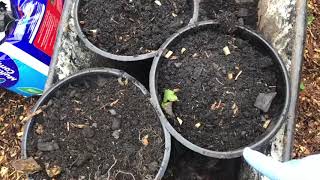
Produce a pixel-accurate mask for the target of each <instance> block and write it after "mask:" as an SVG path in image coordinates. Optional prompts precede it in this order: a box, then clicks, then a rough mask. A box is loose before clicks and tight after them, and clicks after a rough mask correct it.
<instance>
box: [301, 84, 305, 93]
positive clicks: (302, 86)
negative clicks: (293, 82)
mask: <svg viewBox="0 0 320 180" xmlns="http://www.w3.org/2000/svg"><path fill="white" fill-rule="evenodd" d="M305 88H306V87H305V86H304V84H303V83H300V91H303V90H304V89H305Z"/></svg>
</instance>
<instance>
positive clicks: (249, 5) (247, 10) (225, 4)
mask: <svg viewBox="0 0 320 180" xmlns="http://www.w3.org/2000/svg"><path fill="white" fill-rule="evenodd" d="M258 2H259V1H258V0H250V1H248V0H245V1H242V0H223V1H212V0H202V1H201V2H200V5H199V6H200V7H199V8H200V10H199V12H200V14H199V18H200V19H201V20H209V19H211V20H214V19H222V20H223V21H234V22H233V23H238V24H240V25H247V26H250V27H251V28H253V29H255V28H256V24H257V22H258V18H257V17H258V16H257V10H258Z"/></svg>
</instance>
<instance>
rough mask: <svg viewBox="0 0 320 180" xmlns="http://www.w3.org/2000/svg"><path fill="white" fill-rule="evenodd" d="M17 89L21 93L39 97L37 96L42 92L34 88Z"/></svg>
mask: <svg viewBox="0 0 320 180" xmlns="http://www.w3.org/2000/svg"><path fill="white" fill-rule="evenodd" d="M18 89H19V90H20V91H22V92H25V93H29V94H33V95H39V94H42V92H43V91H42V90H41V89H38V88H34V87H19V88H18Z"/></svg>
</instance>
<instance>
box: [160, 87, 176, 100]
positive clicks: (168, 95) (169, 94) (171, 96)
mask: <svg viewBox="0 0 320 180" xmlns="http://www.w3.org/2000/svg"><path fill="white" fill-rule="evenodd" d="M175 101H178V96H177V95H176V93H175V92H174V91H172V90H170V89H166V90H165V91H164V96H163V102H175Z"/></svg>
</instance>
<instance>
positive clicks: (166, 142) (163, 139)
mask: <svg viewBox="0 0 320 180" xmlns="http://www.w3.org/2000/svg"><path fill="white" fill-rule="evenodd" d="M101 77H102V79H103V80H108V79H113V80H112V81H114V79H115V82H119V79H120V80H122V81H121V82H122V83H127V84H128V82H129V84H130V87H132V88H129V89H128V92H131V91H132V89H133V90H134V92H136V93H137V95H136V94H135V95H134V96H135V97H139V96H141V95H143V96H145V97H141V99H144V103H149V105H148V106H146V107H148V109H149V111H148V112H152V113H154V115H152V117H155V118H157V119H158V115H157V114H158V112H157V111H156V110H155V105H154V104H153V102H151V98H150V94H149V92H148V91H147V89H146V88H145V87H144V86H143V85H142V84H141V83H140V82H138V81H137V80H136V79H134V78H133V77H132V76H130V75H129V74H127V73H125V72H124V71H120V70H117V69H110V68H93V69H87V70H84V71H81V72H78V73H76V74H74V75H71V76H69V77H67V78H65V79H64V80H62V81H59V82H58V83H57V84H55V85H54V86H53V87H51V88H50V89H48V90H47V91H46V92H45V93H44V94H43V95H42V96H41V97H40V99H39V100H38V102H37V103H36V105H35V107H34V108H33V112H36V111H37V110H39V109H41V108H43V107H44V105H48V104H49V102H50V101H51V105H48V108H47V109H44V110H43V111H44V114H43V115H41V114H40V115H41V119H40V118H38V116H40V115H38V116H36V117H35V118H33V119H32V120H31V121H29V122H28V123H27V124H26V125H25V129H24V137H23V140H22V153H23V158H28V157H34V156H32V155H30V152H31V151H32V153H33V152H34V151H36V152H42V153H41V154H43V153H49V154H51V153H53V152H56V149H54V148H55V146H50V145H49V146H47V147H46V148H49V149H50V148H51V150H52V148H53V149H54V151H51V150H50V152H49V151H47V150H48V149H47V150H44V151H43V150H40V149H39V144H38V145H36V146H37V147H35V148H37V149H38V150H35V149H33V148H34V146H33V145H30V144H32V142H33V141H35V142H38V143H39V142H40V141H39V139H38V141H37V139H35V140H34V137H35V133H36V132H37V131H36V128H37V127H38V126H39V123H40V122H42V123H44V122H43V121H48V120H46V119H47V118H48V114H47V115H45V114H46V110H48V112H50V111H52V110H53V109H50V107H51V106H52V107H53V108H57V105H55V102H57V101H56V100H57V99H59V97H67V98H68V95H67V96H64V95H61V93H63V91H66V89H70V87H72V88H74V87H76V88H81V87H85V86H86V88H89V87H90V88H93V89H92V91H94V90H95V89H96V88H95V87H97V88H99V87H101V86H100V85H99V78H101ZM117 79H118V81H117ZM83 80H84V81H83ZM90 80H91V81H92V83H90V84H89V85H88V84H87V85H86V82H88V81H90ZM100 80H101V79H100ZM84 82H85V83H84ZM121 82H119V83H120V85H121ZM100 83H102V84H103V83H104V82H102V81H100ZM127 84H125V85H124V86H123V84H122V85H121V86H122V87H125V86H126V87H127V88H128V86H127ZM109 85H110V84H105V83H104V84H103V87H107V88H108V86H109ZM118 86H119V85H118ZM116 89H117V88H116ZM79 91H80V90H79ZM92 91H90V92H88V93H92ZM139 91H140V92H141V93H139ZM81 92H84V91H80V96H83V95H81ZM123 92H124V90H122V91H121V89H120V91H119V92H118V93H120V94H122V95H123ZM57 93H60V95H59V94H57ZM67 93H69V91H68V92H67ZM101 93H102V94H101ZM101 93H100V94H101V95H99V96H100V98H101V96H103V95H104V94H105V93H104V92H103V91H101ZM115 94H116V93H115ZM140 94H141V95H140ZM110 95H111V94H110ZM113 95H114V94H112V96H113ZM70 97H72V96H70ZM74 97H77V96H74ZM91 97H92V96H91ZM95 97H96V96H95ZM106 97H107V96H106ZM119 97H120V96H119ZM122 97H124V96H122ZM139 99H140V98H139ZM52 100H53V103H52ZM118 100H119V99H118ZM123 100H124V101H125V99H123ZM72 101H73V100H72ZM81 101H82V100H81ZM88 101H97V100H93V99H91V100H88ZM98 101H99V102H101V100H98ZM112 101H114V100H112ZM121 101H122V100H121ZM138 101H139V102H141V101H140V100H138ZM60 102H62V104H64V103H67V102H66V99H65V98H64V101H60ZM70 102H71V100H70ZM103 102H104V100H103ZM117 102H118V101H115V102H114V103H117ZM59 104H60V103H59ZM104 104H105V103H104ZM107 104H108V105H107V106H108V107H106V108H105V109H102V110H103V111H104V110H105V112H106V113H107V114H108V113H109V115H110V118H112V117H114V118H118V119H119V118H120V119H121V118H129V119H130V121H127V120H125V121H124V120H122V124H123V123H125V122H128V123H129V124H132V123H133V122H132V121H133V120H134V118H131V117H127V115H126V114H125V115H123V114H122V116H121V113H120V115H119V112H117V115H114V116H112V113H115V112H111V111H110V107H109V104H110V103H108V102H107ZM121 104H122V105H125V104H127V103H126V102H124V103H122V102H121V103H120V104H119V105H117V106H122V105H121ZM69 105H70V104H69ZM58 106H59V105H58ZM62 106H63V105H62ZM66 106H67V105H66ZM70 106H72V105H70ZM82 106H83V105H81V107H82ZM99 106H100V105H99ZM91 107H93V106H91ZM112 107H116V106H111V108H112ZM141 107H142V106H141ZM143 107H144V106H143ZM133 108H134V109H137V107H133ZM98 109H100V108H98ZM100 110H101V109H100ZM115 110H116V108H115ZM115 110H113V111H115ZM62 111H63V110H61V109H60V110H59V112H58V113H59V114H60V115H61V113H62ZM117 111H118V110H117ZM119 111H120V109H119ZM68 112H70V111H68ZM68 112H67V113H68ZM64 113H66V112H64ZM100 113H102V112H100ZM49 114H50V113H49ZM91 114H92V118H94V115H93V114H94V112H92V113H90V117H91ZM136 114H138V113H136ZM109 115H108V116H109ZM49 116H50V115H49ZM58 116H59V115H58ZM99 116H101V115H99ZM143 116H144V115H143ZM147 117H151V115H150V116H147ZM57 118H58V120H59V121H58V122H52V124H55V123H63V124H64V125H63V126H62V127H61V128H64V127H65V124H66V122H65V121H64V120H61V119H60V118H59V117H57ZM138 118H142V117H141V116H139V117H138ZM39 119H40V120H39ZM66 119H69V120H73V122H70V127H69V126H67V130H68V132H72V131H74V132H75V131H77V128H78V130H81V128H82V127H80V126H74V124H73V123H74V122H75V121H77V119H79V118H74V117H66ZM75 119H76V120H75ZM89 119H90V118H89ZM97 119H98V118H97V117H96V119H94V122H97V123H96V125H94V126H92V125H89V128H95V135H94V136H93V138H99V139H97V141H98V143H99V144H100V143H102V141H101V139H102V138H104V137H105V135H103V134H101V132H102V131H103V132H108V131H105V130H110V131H111V130H112V131H113V130H114V129H113V125H114V124H113V121H112V126H111V124H110V126H109V124H105V125H104V122H105V115H104V116H103V117H101V120H102V121H98V120H97ZM145 119H146V118H145ZM145 119H141V120H140V119H138V124H143V127H144V126H146V128H145V129H144V128H143V129H144V130H146V129H150V128H152V129H151V130H152V132H157V133H155V134H156V135H159V138H160V140H159V138H154V139H153V140H154V142H155V141H157V142H159V143H158V145H157V146H151V147H152V148H154V147H158V146H159V147H161V148H162V149H158V148H157V152H161V151H163V154H159V159H157V160H156V161H155V162H156V166H154V167H153V170H152V171H149V172H152V173H154V174H152V177H154V179H156V180H158V179H161V178H162V177H163V175H164V173H165V171H166V168H167V165H168V162H169V158H170V151H171V136H170V134H169V132H168V131H167V130H166V128H165V127H164V125H163V124H162V123H161V122H160V121H159V125H160V126H159V127H157V128H153V127H155V126H158V125H151V123H150V125H148V124H147V121H146V120H145ZM49 120H50V121H51V120H52V119H49ZM69 120H68V121H69ZM131 120H132V121H131ZM85 121H87V120H85ZM151 121H152V123H153V124H157V121H156V120H155V119H153V120H151ZM151 121H150V122H151ZM88 122H89V120H88ZM68 123H69V122H67V124H68ZM78 123H79V121H78ZM92 123H93V121H92V120H91V122H90V124H92ZM99 123H100V125H97V124H99ZM50 124H51V123H46V124H44V125H43V126H44V130H46V129H47V130H48V133H46V134H43V135H46V136H47V135H48V134H50V133H51V134H52V133H53V132H54V134H59V133H60V135H61V133H62V130H58V131H56V130H55V129H54V128H53V127H51V128H50V127H49V125H50ZM72 124H73V125H72ZM82 124H85V123H84V122H82ZM136 124H137V123H136ZM46 125H48V126H46ZM121 126H123V127H121V128H125V127H126V126H127V125H126V126H124V125H121ZM138 126H140V125H138ZM72 127H73V129H72ZM75 127H77V128H75ZM149 127H150V128H149ZM69 128H70V129H69ZM79 128H80V129H79ZM98 128H99V129H98ZM101 128H102V129H101ZM104 128H107V129H105V130H103V129H104ZM49 129H53V130H52V132H51V131H50V130H49ZM129 129H130V128H129ZM129 129H128V131H127V132H128V133H129V135H126V136H124V135H123V137H126V138H129V140H128V141H130V142H127V141H125V142H123V140H122V143H125V144H127V143H129V144H133V145H134V146H136V145H139V143H138V142H137V140H138V141H140V142H141V143H142V144H140V146H136V148H134V147H133V148H132V145H131V146H123V147H122V148H124V149H127V148H131V150H130V152H133V151H134V152H135V153H134V157H138V155H136V154H138V153H136V152H138V150H139V149H140V150H141V149H145V148H146V146H147V145H148V144H149V145H150V143H151V142H152V141H151V139H150V138H151V137H147V136H145V135H144V134H143V132H145V131H144V130H143V131H140V130H141V128H140V127H139V128H136V129H137V130H134V131H135V132H134V131H133V129H134V128H131V130H129ZM120 130H121V129H120ZM120 130H116V131H118V132H120ZM138 130H139V132H138V134H139V138H138V137H137V138H138V139H134V138H133V137H136V135H137V131H138ZM64 131H65V130H64ZM88 132H89V137H90V136H91V137H92V135H90V131H88ZM114 132H115V131H114ZM82 133H83V132H82V131H79V133H76V134H80V139H83V142H87V140H84V139H85V138H86V137H85V136H84V137H82V136H81V134H82ZM99 133H100V134H99ZM120 133H124V131H121V132H120ZM130 133H132V134H131V135H130ZM148 133H149V131H148ZM160 133H161V134H162V135H160ZM104 134H105V133H104ZM107 134H108V133H107ZM134 134H135V135H134ZM43 135H42V136H41V138H40V139H42V138H46V137H43ZM120 135H121V134H120ZM140 135H141V136H142V137H140ZM68 136H70V134H69V135H68ZM75 136H78V135H75ZM99 136H100V137H99ZM108 136H109V135H108ZM116 136H117V135H115V134H113V133H112V136H111V133H110V137H109V138H111V140H110V139H107V140H104V141H103V142H110V141H111V142H112V144H113V146H114V145H115V143H116V142H120V141H117V138H116ZM113 137H114V138H115V139H113V140H112V138H113ZM120 137H121V136H120ZM131 137H132V140H130V138H131ZM152 137H154V134H152ZM66 138H67V136H63V138H59V139H58V140H57V141H59V146H60V150H61V151H63V152H62V153H69V154H70V153H71V154H72V152H66V150H63V149H65V148H67V147H69V145H71V146H73V144H63V142H64V141H65V140H63V139H66ZM118 138H119V134H118ZM144 138H147V140H148V138H149V141H147V142H145V141H143V140H144ZM89 140H90V139H89ZM119 140H121V138H120V139H119ZM80 141H82V140H80ZM41 142H42V141H41ZM89 142H91V141H89ZM78 143H81V142H78V140H77V142H75V144H78ZM145 143H147V144H145ZM112 144H108V145H106V146H110V145H112ZM160 145H161V146H160ZM84 146H86V147H88V146H89V145H84ZM74 147H77V146H74ZM99 147H100V148H104V147H105V146H104V145H103V147H101V146H100V145H99ZM137 147H138V148H137ZM78 148H80V149H78V150H79V152H78V150H77V152H78V153H76V154H77V155H78V157H77V158H76V161H75V162H76V163H75V162H74V163H72V162H70V163H71V165H70V166H69V165H67V167H71V166H73V167H74V166H75V164H77V160H78V159H79V156H81V154H86V153H84V152H80V151H83V148H81V147H78ZM122 148H120V149H118V150H117V151H119V152H122V151H123V149H122ZM31 149H32V150H31ZM132 149H133V150H132ZM30 150H31V151H30ZM87 150H89V151H88V152H91V154H92V153H94V152H99V153H101V152H106V151H105V150H103V151H101V150H95V151H91V150H90V149H87ZM87 150H85V151H87ZM140 150H139V152H140ZM46 151H47V152H46ZM119 152H115V153H119ZM141 152H142V153H143V152H144V150H143V151H141ZM141 152H140V153H141ZM110 153H112V152H110V151H109V152H107V154H106V155H108V154H109V155H108V157H101V158H102V159H103V158H104V159H105V160H104V161H102V160H101V162H99V163H98V164H100V163H101V165H100V166H99V167H95V168H94V170H95V171H96V170H99V168H101V167H102V166H104V165H105V164H109V165H108V167H107V168H106V170H108V169H109V168H110V165H112V164H110V163H107V159H106V158H109V159H110V157H113V158H114V159H115V155H113V156H111V154H110ZM76 154H75V155H76ZM122 154H123V153H122ZM33 155H34V153H33ZM124 155H126V156H127V154H123V156H124ZM40 156H41V155H40ZM93 156H95V155H93ZM131 156H132V155H128V157H130V159H131ZM153 156H154V154H153V155H151V156H150V157H153ZM84 157H88V156H84ZM139 157H140V156H139ZM143 157H144V156H143ZM51 158H53V159H55V158H54V157H52V156H51ZM99 158H100V156H99ZM118 158H122V156H121V157H118ZM144 158H145V157H144ZM44 159H45V158H44ZM80 159H82V160H81V161H82V162H83V161H87V160H88V159H86V158H84V159H83V158H81V157H80ZM114 159H113V160H112V162H115V164H114V166H118V164H119V161H118V163H117V162H116V161H115V160H114ZM161 159H162V160H161ZM59 161H61V160H59ZM70 161H71V160H70ZM72 161H74V160H72ZM110 161H111V159H110ZM135 161H139V159H136V160H135ZM95 162H96V161H94V162H93V161H91V160H90V163H93V164H94V165H96V163H95ZM126 162H127V161H126ZM128 162H129V159H128ZM153 162H154V161H153ZM50 163H51V162H50ZM68 163H69V162H68ZM68 163H67V164H68ZM41 164H42V162H41ZM120 164H122V162H121V163H120ZM91 166H92V164H91ZM125 166H127V165H125ZM76 167H77V168H80V167H84V172H83V171H82V170H81V172H83V173H86V166H84V165H81V166H76ZM112 167H113V166H112ZM118 168H119V169H118ZM126 168H128V167H126ZM118 170H119V171H118ZM63 171H64V170H62V172H63ZM91 171H92V170H91ZM101 172H102V171H101ZM39 173H42V174H44V175H45V176H47V175H46V174H45V173H44V172H39ZM47 173H48V172H47ZM87 173H88V174H86V175H85V176H86V177H88V175H89V172H87ZM112 173H113V176H117V174H118V173H120V174H121V173H122V175H118V177H119V176H120V177H121V176H127V175H128V172H124V171H123V169H122V171H121V167H120V166H119V167H117V170H116V169H114V170H113V171H112ZM105 174H108V175H110V172H109V171H108V172H107V171H105V172H104V173H103V174H101V175H105ZM115 174H116V175H115ZM40 175H41V174H40ZM75 175H76V176H80V175H79V174H75ZM131 175H132V173H131ZM139 175H140V174H139ZM29 176H31V175H29ZM41 176H42V175H41ZM129 176H130V174H129ZM132 176H133V175H132ZM89 177H90V175H89ZM101 177H104V176H101ZM105 178H106V176H105ZM130 178H131V177H130Z"/></svg>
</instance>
